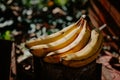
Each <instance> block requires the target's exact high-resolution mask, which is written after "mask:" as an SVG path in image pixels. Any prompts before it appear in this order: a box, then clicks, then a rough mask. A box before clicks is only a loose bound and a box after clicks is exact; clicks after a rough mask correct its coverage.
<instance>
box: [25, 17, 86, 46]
mask: <svg viewBox="0 0 120 80" xmlns="http://www.w3.org/2000/svg"><path fill="white" fill-rule="evenodd" d="M83 18H85V16H81V18H80V19H79V20H78V21H77V22H76V23H73V24H71V25H69V26H67V27H65V28H63V29H62V30H60V31H58V32H56V33H53V34H51V35H48V36H44V37H40V38H37V39H35V40H30V41H27V42H26V44H25V45H26V46H27V47H28V48H30V47H32V46H35V45H39V44H47V43H50V42H54V41H57V40H59V39H61V38H63V37H65V36H66V35H67V34H69V33H70V32H71V31H72V30H74V29H76V28H77V27H78V26H79V25H80V24H81V23H82V20H83Z"/></svg>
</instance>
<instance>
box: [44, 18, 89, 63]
mask: <svg viewBox="0 0 120 80" xmlns="http://www.w3.org/2000/svg"><path fill="white" fill-rule="evenodd" d="M81 27H82V26H81ZM89 38H90V29H89V26H88V24H87V21H86V20H84V25H83V28H82V30H81V32H80V33H79V35H78V36H77V38H76V39H75V40H74V41H73V42H72V43H71V44H69V45H67V46H66V47H63V48H62V49H59V50H56V51H53V52H50V53H48V54H47V56H46V57H45V58H44V61H45V62H49V63H58V62H60V58H61V57H63V56H65V55H66V54H70V53H74V52H77V51H79V50H80V49H82V48H83V47H84V46H85V45H86V44H87V42H88V41H89Z"/></svg>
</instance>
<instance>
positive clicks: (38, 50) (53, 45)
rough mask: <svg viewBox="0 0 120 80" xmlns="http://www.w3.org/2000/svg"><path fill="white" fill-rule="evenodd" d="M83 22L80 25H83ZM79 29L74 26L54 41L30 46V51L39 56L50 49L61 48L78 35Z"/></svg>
mask: <svg viewBox="0 0 120 80" xmlns="http://www.w3.org/2000/svg"><path fill="white" fill-rule="evenodd" d="M83 23H84V22H83ZM83 23H82V24H81V25H83ZM81 29H82V27H81V26H79V27H76V28H75V29H73V30H72V31H71V32H70V33H68V34H67V35H66V36H64V37H63V38H61V39H59V40H57V41H54V42H51V43H48V44H41V45H36V46H33V47H31V48H30V52H31V53H32V54H34V55H36V56H39V57H41V56H45V55H46V54H47V53H48V52H50V51H55V50H58V49H61V48H63V47H65V46H67V45H68V44H70V43H71V42H73V41H74V40H75V38H76V37H77V36H78V34H79V33H80V32H81Z"/></svg>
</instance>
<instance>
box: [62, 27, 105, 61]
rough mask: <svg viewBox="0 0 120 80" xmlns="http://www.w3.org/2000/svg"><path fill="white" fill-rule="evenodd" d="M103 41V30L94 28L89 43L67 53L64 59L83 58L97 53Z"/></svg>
mask: <svg viewBox="0 0 120 80" xmlns="http://www.w3.org/2000/svg"><path fill="white" fill-rule="evenodd" d="M102 42H103V36H102V33H101V31H99V30H98V29H93V30H92V31H91V38H90V41H89V42H88V44H87V45H86V46H85V47H84V48H83V49H81V50H80V51H78V52H75V53H71V54H67V55H65V56H64V57H63V58H62V59H63V60H83V59H86V58H88V57H90V56H92V55H93V54H95V53H96V52H97V51H98V49H99V48H100V46H101V44H102Z"/></svg>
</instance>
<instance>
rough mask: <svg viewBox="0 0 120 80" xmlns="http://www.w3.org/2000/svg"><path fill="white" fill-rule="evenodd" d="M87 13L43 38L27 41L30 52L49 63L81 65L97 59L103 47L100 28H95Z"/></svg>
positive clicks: (71, 65)
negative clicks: (90, 23)
mask: <svg viewBox="0 0 120 80" xmlns="http://www.w3.org/2000/svg"><path fill="white" fill-rule="evenodd" d="M85 17H86V16H85V15H83V16H81V18H80V19H79V20H78V21H77V22H76V23H74V24H71V25H70V26H68V27H66V28H64V29H62V30H61V31H59V32H57V33H53V34H51V35H48V36H46V37H43V38H38V39H35V40H33V41H28V42H26V46H28V48H30V52H31V53H32V54H33V55H35V56H38V57H42V58H43V59H44V61H45V62H48V63H62V64H63V65H66V66H69V67H81V66H84V65H87V64H89V63H91V62H92V61H93V60H95V59H96V58H97V56H98V54H99V53H100V51H101V49H102V42H103V36H102V33H101V30H100V29H97V28H95V29H93V28H91V26H90V25H89V24H88V22H87V20H86V19H85Z"/></svg>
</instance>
